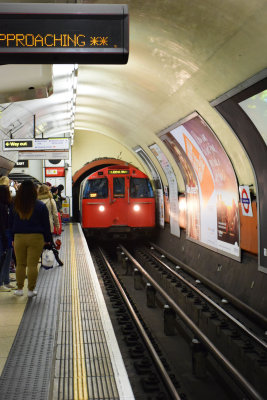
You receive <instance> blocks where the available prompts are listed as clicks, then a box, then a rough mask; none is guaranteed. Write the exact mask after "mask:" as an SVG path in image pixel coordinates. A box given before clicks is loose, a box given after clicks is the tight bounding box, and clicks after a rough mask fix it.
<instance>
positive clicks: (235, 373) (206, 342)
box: [120, 245, 264, 400]
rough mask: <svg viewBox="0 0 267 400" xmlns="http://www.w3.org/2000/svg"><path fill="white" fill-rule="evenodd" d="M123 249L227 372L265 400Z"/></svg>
mask: <svg viewBox="0 0 267 400" xmlns="http://www.w3.org/2000/svg"><path fill="white" fill-rule="evenodd" d="M120 247H121V249H122V250H123V251H124V253H125V254H126V255H127V257H128V258H129V259H130V260H131V261H132V263H133V264H134V265H135V266H136V268H138V269H139V271H140V272H141V273H142V274H143V275H144V276H145V277H146V279H147V280H148V281H149V282H150V283H151V284H152V285H153V286H154V288H155V289H156V290H157V291H158V292H159V293H160V294H161V296H162V297H164V298H165V300H166V301H167V302H168V304H169V305H170V306H171V307H172V308H173V309H174V310H175V312H176V313H177V314H178V315H179V317H180V318H181V319H182V320H183V321H184V322H185V323H186V324H187V325H188V326H189V327H190V329H191V330H192V331H193V332H194V333H195V334H196V336H197V337H198V339H200V340H201V341H202V342H203V344H204V345H206V347H207V348H208V349H209V350H210V352H211V353H212V354H213V356H214V357H215V358H216V360H217V361H218V362H219V363H220V364H221V365H222V367H223V368H224V369H225V370H226V372H228V373H230V375H231V376H232V377H233V378H234V379H235V382H236V383H237V384H238V385H239V386H240V387H241V389H242V390H244V391H245V392H246V393H247V394H248V395H249V396H250V398H251V399H254V400H264V399H263V397H262V396H261V395H260V394H259V393H258V392H257V391H256V389H255V388H254V387H253V386H252V385H251V384H250V383H249V382H248V381H247V379H246V378H245V377H244V376H243V375H242V374H240V372H239V371H238V370H237V369H236V368H235V367H234V366H233V364H232V363H231V362H230V361H229V360H228V359H227V358H226V357H225V356H224V355H223V354H222V353H221V352H220V350H219V349H217V347H216V346H214V344H213V343H212V342H211V341H210V339H209V338H208V337H207V336H206V335H204V333H203V332H202V331H201V330H200V329H199V328H198V326H197V325H196V324H195V323H194V322H193V321H192V320H191V319H190V318H189V317H188V316H187V315H186V314H185V313H184V312H183V310H182V309H181V308H180V307H179V306H178V305H177V304H176V303H175V302H174V301H173V299H172V298H171V297H170V296H169V295H168V294H167V293H166V292H165V291H164V290H163V289H162V288H161V286H160V285H159V284H158V283H157V282H156V281H155V280H154V279H153V278H152V277H151V276H150V275H149V274H148V273H147V272H146V271H145V270H144V268H143V267H142V266H141V265H140V264H139V262H138V261H136V260H135V258H133V256H132V255H131V254H130V253H129V252H128V250H127V249H126V248H125V247H124V246H122V245H120Z"/></svg>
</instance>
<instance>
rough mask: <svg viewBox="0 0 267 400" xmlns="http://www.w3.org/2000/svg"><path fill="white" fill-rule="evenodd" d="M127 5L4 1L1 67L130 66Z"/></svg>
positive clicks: (0, 29) (0, 7)
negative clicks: (37, 65) (29, 65)
mask: <svg viewBox="0 0 267 400" xmlns="http://www.w3.org/2000/svg"><path fill="white" fill-rule="evenodd" d="M128 56H129V16H128V6H127V5H122V4H102V5H100V4H30V3H27V4H26V3H21V4H18V3H17V4H9V3H2V4H1V3H0V59H1V64H10V63H13V64H34V63H38V64H39V63H40V64H61V63H71V64H73V63H79V64H126V63H127V61H128Z"/></svg>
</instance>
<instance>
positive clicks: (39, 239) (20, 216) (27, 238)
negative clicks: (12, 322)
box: [12, 180, 50, 297]
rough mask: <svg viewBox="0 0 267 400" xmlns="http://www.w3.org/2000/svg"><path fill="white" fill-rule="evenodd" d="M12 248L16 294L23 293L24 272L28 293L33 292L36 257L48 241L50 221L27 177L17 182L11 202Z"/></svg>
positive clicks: (34, 294) (31, 293)
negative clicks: (13, 251)
mask: <svg viewBox="0 0 267 400" xmlns="http://www.w3.org/2000/svg"><path fill="white" fill-rule="evenodd" d="M12 231H13V234H14V250H15V255H16V261H17V266H16V278H17V285H18V289H17V290H16V291H15V292H14V294H15V295H17V296H22V295H23V286H24V281H25V277H26V268H28V270H27V276H28V297H33V296H36V295H37V291H35V290H34V289H35V285H36V281H37V277H38V268H37V266H38V261H39V259H40V255H41V253H42V250H43V247H44V245H46V244H47V245H49V244H50V223H49V215H48V210H47V207H46V205H45V204H44V203H43V202H41V201H40V200H37V191H36V188H35V186H34V183H33V182H32V181H31V180H25V181H23V182H22V184H21V185H20V187H19V189H18V191H17V195H16V197H15V202H14V219H13V225H12Z"/></svg>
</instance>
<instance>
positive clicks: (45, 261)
mask: <svg viewBox="0 0 267 400" xmlns="http://www.w3.org/2000/svg"><path fill="white" fill-rule="evenodd" d="M54 261H55V256H54V253H53V250H51V249H44V250H43V253H42V263H41V267H43V268H44V269H51V268H53V265H54Z"/></svg>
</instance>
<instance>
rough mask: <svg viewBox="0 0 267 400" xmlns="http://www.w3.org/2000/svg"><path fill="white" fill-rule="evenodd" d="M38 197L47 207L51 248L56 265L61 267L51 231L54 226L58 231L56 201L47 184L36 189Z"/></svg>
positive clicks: (61, 263)
mask: <svg viewBox="0 0 267 400" xmlns="http://www.w3.org/2000/svg"><path fill="white" fill-rule="evenodd" d="M38 199H39V200H41V201H42V202H43V203H44V204H45V205H46V207H47V209H48V213H49V222H50V231H51V238H50V242H51V249H52V251H53V253H54V256H55V259H56V260H57V262H58V266H60V267H62V265H63V262H62V261H61V260H60V258H59V256H58V250H57V249H56V247H55V244H54V241H53V236H52V234H53V232H54V227H55V228H56V232H59V228H60V224H59V220H58V211H57V206H56V202H55V200H54V199H53V196H52V193H51V192H50V189H49V187H48V186H47V185H41V186H40V187H39V190H38Z"/></svg>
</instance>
